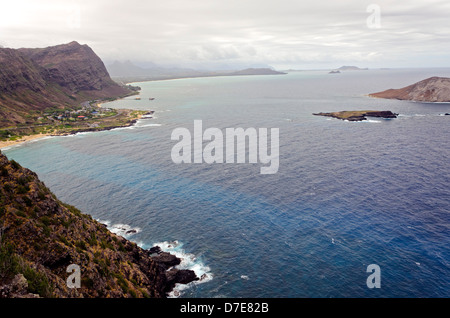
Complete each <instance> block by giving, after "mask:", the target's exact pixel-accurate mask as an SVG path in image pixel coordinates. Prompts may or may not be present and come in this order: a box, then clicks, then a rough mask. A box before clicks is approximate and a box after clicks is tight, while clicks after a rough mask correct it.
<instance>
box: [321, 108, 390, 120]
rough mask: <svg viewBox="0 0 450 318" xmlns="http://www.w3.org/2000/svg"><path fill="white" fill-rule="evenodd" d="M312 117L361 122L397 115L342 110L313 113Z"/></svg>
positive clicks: (385, 111)
mask: <svg viewBox="0 0 450 318" xmlns="http://www.w3.org/2000/svg"><path fill="white" fill-rule="evenodd" d="M313 115H316V116H326V117H333V118H338V119H342V120H348V121H363V120H367V117H381V118H397V115H398V114H395V113H393V112H391V111H389V110H383V111H380V110H351V111H348V110H344V111H340V112H333V113H314V114H313Z"/></svg>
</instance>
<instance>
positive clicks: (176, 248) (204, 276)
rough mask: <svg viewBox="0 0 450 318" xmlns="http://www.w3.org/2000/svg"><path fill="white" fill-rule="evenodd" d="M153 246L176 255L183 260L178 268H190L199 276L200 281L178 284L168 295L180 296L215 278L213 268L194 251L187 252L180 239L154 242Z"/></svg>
mask: <svg viewBox="0 0 450 318" xmlns="http://www.w3.org/2000/svg"><path fill="white" fill-rule="evenodd" d="M153 246H159V247H160V248H161V250H163V251H165V252H168V253H170V254H173V255H175V256H176V257H178V258H179V259H180V260H181V263H180V264H179V265H176V266H175V268H177V269H190V270H192V271H194V273H195V275H196V276H197V277H198V278H199V280H198V281H194V282H191V283H189V284H176V285H175V288H174V289H173V291H172V292H170V293H169V295H168V297H172V298H175V297H179V296H180V295H181V294H182V293H183V291H185V290H186V289H189V288H191V287H192V286H194V285H197V284H202V283H205V282H209V281H210V280H212V279H213V275H212V273H211V269H210V268H209V266H206V265H205V264H204V263H203V262H202V260H201V259H200V258H199V257H197V256H196V255H194V254H192V253H187V252H186V251H185V250H184V249H183V243H180V242H179V241H177V240H175V241H164V242H159V243H155V244H153Z"/></svg>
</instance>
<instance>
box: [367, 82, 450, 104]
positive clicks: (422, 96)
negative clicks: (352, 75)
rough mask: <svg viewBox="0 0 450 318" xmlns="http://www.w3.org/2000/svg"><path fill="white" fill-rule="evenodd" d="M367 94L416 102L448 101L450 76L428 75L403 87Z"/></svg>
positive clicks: (449, 99)
mask: <svg viewBox="0 0 450 318" xmlns="http://www.w3.org/2000/svg"><path fill="white" fill-rule="evenodd" d="M369 96H371V97H378V98H387V99H399V100H411V101H418V102H450V78H448V77H430V78H428V79H425V80H423V81H420V82H417V83H415V84H412V85H409V86H406V87H403V88H399V89H388V90H385V91H382V92H378V93H373V94H370V95H369Z"/></svg>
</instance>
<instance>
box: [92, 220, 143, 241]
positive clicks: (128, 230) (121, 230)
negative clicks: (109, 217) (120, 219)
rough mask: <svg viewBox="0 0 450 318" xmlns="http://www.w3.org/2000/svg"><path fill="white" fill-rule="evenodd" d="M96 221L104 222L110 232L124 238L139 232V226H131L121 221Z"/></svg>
mask: <svg viewBox="0 0 450 318" xmlns="http://www.w3.org/2000/svg"><path fill="white" fill-rule="evenodd" d="M97 221H98V222H100V223H103V224H105V225H106V227H107V228H108V230H109V231H111V232H112V233H114V234H117V235H120V236H123V237H124V238H128V237H129V236H131V235H134V234H136V233H139V232H140V231H141V229H140V228H139V227H132V226H130V225H128V224H121V223H117V224H111V222H110V221H102V220H97Z"/></svg>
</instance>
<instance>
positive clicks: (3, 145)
mask: <svg viewBox="0 0 450 318" xmlns="http://www.w3.org/2000/svg"><path fill="white" fill-rule="evenodd" d="M50 136H52V135H51V134H37V135H28V136H23V137H22V138H20V139H18V140H7V141H0V149H3V148H6V147H11V146H17V145H21V144H23V143H26V142H27V141H31V140H38V139H41V138H45V137H50Z"/></svg>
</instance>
